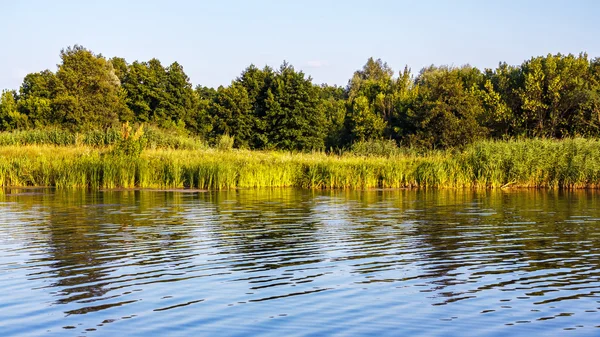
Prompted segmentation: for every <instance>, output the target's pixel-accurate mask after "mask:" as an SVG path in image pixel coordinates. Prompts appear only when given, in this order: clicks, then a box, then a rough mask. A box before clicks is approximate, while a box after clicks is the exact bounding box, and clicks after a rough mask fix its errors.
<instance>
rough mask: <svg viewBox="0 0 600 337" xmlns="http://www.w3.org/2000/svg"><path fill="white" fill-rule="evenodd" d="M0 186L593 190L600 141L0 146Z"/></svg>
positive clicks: (598, 180)
mask: <svg viewBox="0 0 600 337" xmlns="http://www.w3.org/2000/svg"><path fill="white" fill-rule="evenodd" d="M0 185H1V186H4V187H8V186H53V187H56V188H61V189H64V188H82V187H83V188H92V189H98V188H105V189H113V188H163V189H164V188H197V189H215V190H222V189H233V188H260V187H291V186H295V187H302V188H310V189H368V188H503V187H504V188H506V187H527V188H529V187H531V188H553V189H559V188H561V189H562V188H598V187H600V141H598V140H593V139H582V138H577V139H567V140H561V141H557V140H513V141H484V142H479V143H475V144H473V145H471V146H468V147H466V148H465V149H464V150H462V151H460V152H452V151H439V152H429V153H420V154H419V153H417V152H412V151H401V152H399V153H398V154H395V155H391V156H386V157H380V156H363V155H355V154H344V155H327V154H324V153H312V154H302V153H299V154H298V153H297V154H292V153H286V152H267V151H248V150H226V151H220V150H216V149H210V148H200V149H195V150H190V149H172V148H154V149H152V148H150V149H148V148H147V149H145V150H144V151H143V152H142V153H141V155H139V156H127V155H119V154H116V153H115V152H114V151H111V147H93V146H87V145H78V146H75V145H72V146H56V145H5V146H0Z"/></svg>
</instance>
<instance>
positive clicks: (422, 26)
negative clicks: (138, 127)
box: [0, 0, 600, 89]
mask: <svg viewBox="0 0 600 337" xmlns="http://www.w3.org/2000/svg"><path fill="white" fill-rule="evenodd" d="M598 13H600V1H594V0H589V1H588V0H571V1H555V0H544V1H542V0H529V1H528V0H521V1H513V0H506V1H500V0H498V1H487V0H454V1H450V0H449V1H432V0H429V1H427V0H421V1H400V0H398V1H392V0H390V1H383V0H362V1H354V0H346V1H327V0H320V1H313V0H302V1H300V0H297V1H284V0H281V1H274V0H273V1H260V0H255V1H241V0H240V1H233V0H219V1H191V0H190V1H183V0H181V1H178V0H171V1H153V0H144V1H138V0H120V1H113V0H105V1H95V0H86V1H83V0H77V1H71V0H62V1H61V0H54V1H45V0H44V1H41V0H38V1H33V0H0V32H2V46H3V48H2V51H1V52H0V89H3V88H11V89H17V88H18V87H19V86H20V84H21V82H22V79H23V76H24V75H25V74H27V73H30V72H36V71H41V70H44V69H51V70H56V64H57V63H59V62H60V59H59V52H60V49H62V48H64V47H67V46H70V45H74V44H81V45H83V46H85V47H86V48H88V49H91V50H92V51H94V52H96V53H102V54H103V55H104V56H107V57H112V56H121V57H124V58H126V59H127V61H128V62H132V61H134V60H140V61H146V60H148V59H150V58H153V57H156V58H158V59H159V60H161V61H162V62H163V65H168V64H169V63H171V62H173V61H178V62H179V63H181V64H182V65H183V67H184V69H185V71H186V73H187V74H188V76H189V77H190V79H191V81H192V83H193V84H194V85H197V84H201V85H206V86H218V85H228V84H229V83H230V81H231V80H232V79H234V78H235V77H237V76H238V75H239V74H240V73H241V71H242V70H243V69H244V68H246V67H247V66H248V65H249V64H251V63H254V64H256V65H258V66H264V65H266V64H267V65H270V66H273V67H278V66H279V65H280V64H281V63H282V61H283V60H287V61H288V62H289V63H291V64H292V65H294V67H295V68H296V69H301V70H303V71H304V72H305V73H307V74H309V75H311V76H312V77H313V79H314V81H315V82H316V83H330V84H338V85H345V84H346V83H347V81H348V79H349V78H350V77H351V75H352V73H353V72H354V71H355V70H356V69H359V68H360V67H362V65H363V64H364V63H365V62H366V60H367V58H368V57H370V56H373V57H375V58H382V59H383V60H384V61H386V62H388V64H389V65H390V66H392V68H393V69H394V70H396V71H398V70H401V69H402V68H403V67H404V65H408V66H409V67H411V68H412V70H413V73H416V72H418V71H419V70H420V69H421V68H422V67H424V66H428V65H431V64H436V65H441V64H447V65H456V66H458V65H463V64H466V63H469V64H471V65H474V66H477V67H479V68H486V67H495V66H497V64H498V62H499V61H506V62H508V63H509V64H520V63H521V62H522V61H523V60H525V59H528V58H530V57H531V56H537V55H546V54H548V53H557V52H560V53H579V52H582V51H584V52H587V53H588V54H589V55H590V56H591V57H597V56H599V57H600V20H599V19H598Z"/></svg>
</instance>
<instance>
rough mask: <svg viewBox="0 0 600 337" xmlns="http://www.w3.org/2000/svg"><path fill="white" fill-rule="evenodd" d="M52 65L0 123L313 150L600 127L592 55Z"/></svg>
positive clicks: (599, 67)
mask: <svg viewBox="0 0 600 337" xmlns="http://www.w3.org/2000/svg"><path fill="white" fill-rule="evenodd" d="M60 58H61V63H60V64H58V65H57V69H56V70H55V71H51V70H44V71H40V72H37V73H32V74H28V75H27V76H25V78H24V79H23V83H22V85H21V87H20V88H19V89H18V90H4V91H3V92H2V95H1V97H0V131H11V130H21V129H30V128H45V127H59V128H65V129H68V130H71V131H74V132H80V131H84V130H89V129H106V128H110V127H113V126H115V125H118V124H120V123H123V122H131V123H147V124H154V125H156V126H159V127H162V128H165V129H173V130H176V131H177V132H183V133H189V134H193V135H197V136H199V137H202V138H204V139H206V140H207V141H209V142H216V141H217V139H219V137H221V136H222V135H227V136H230V137H233V140H234V146H235V147H240V148H250V149H282V150H291V151H311V150H322V149H336V148H344V147H349V146H351V145H352V144H353V143H356V142H365V141H383V140H385V141H389V140H393V141H395V142H396V143H397V144H398V145H401V146H416V147H423V148H430V149H433V148H453V147H461V146H464V145H466V144H469V143H471V142H474V141H476V140H479V139H483V138H492V139H505V138H512V137H537V138H564V137H574V136H586V137H598V136H600V59H599V58H595V59H590V58H589V57H588V55H587V54H584V53H582V54H579V55H571V54H569V55H563V54H556V55H552V54H549V55H546V56H538V57H533V58H531V59H529V60H526V61H524V62H523V63H522V64H520V65H508V64H506V63H499V65H498V67H497V68H496V69H484V70H479V69H477V68H475V67H471V66H468V65H466V66H461V67H450V66H430V67H427V68H424V69H422V70H421V71H420V72H419V73H418V74H416V75H413V74H412V73H411V70H410V69H409V68H408V67H404V68H403V70H402V71H400V72H398V73H395V72H394V70H393V69H392V68H391V67H390V66H389V65H388V64H387V63H385V62H384V61H382V60H381V59H374V58H369V59H368V60H367V62H366V63H365V65H364V66H363V67H362V68H360V69H358V70H357V71H356V72H355V73H354V74H353V76H352V78H351V79H350V80H349V81H348V85H347V86H345V87H340V86H330V85H327V84H320V85H318V84H315V83H313V80H312V78H311V77H310V76H307V75H306V74H304V73H303V72H302V71H298V70H296V69H295V68H294V67H293V66H292V65H290V64H288V63H287V62H283V64H282V65H281V66H280V67H279V68H278V69H275V70H274V69H272V68H270V67H264V68H262V69H261V68H258V67H256V66H254V65H250V66H248V67H247V68H246V69H244V70H243V71H242V73H241V74H240V76H239V77H237V78H236V79H234V80H233V81H232V82H231V83H230V84H229V85H228V86H225V87H219V88H207V87H204V86H201V85H199V86H196V87H195V88H194V87H193V86H192V84H191V82H190V78H189V77H188V76H187V75H186V73H185V71H184V68H183V66H182V65H181V64H179V63H177V62H174V63H172V64H170V65H167V66H163V64H162V63H161V62H160V61H159V60H158V59H151V60H148V61H133V62H132V63H128V62H127V61H126V60H125V59H123V58H120V57H113V58H110V59H107V58H105V57H104V56H102V55H101V54H95V53H93V52H92V51H90V50H88V49H85V48H84V47H82V46H78V45H75V46H73V47H68V48H66V49H63V50H62V51H61V52H60Z"/></svg>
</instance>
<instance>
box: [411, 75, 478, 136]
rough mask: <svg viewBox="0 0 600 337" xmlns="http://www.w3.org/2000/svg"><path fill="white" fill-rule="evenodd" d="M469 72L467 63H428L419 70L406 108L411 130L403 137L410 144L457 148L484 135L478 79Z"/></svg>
mask: <svg viewBox="0 0 600 337" xmlns="http://www.w3.org/2000/svg"><path fill="white" fill-rule="evenodd" d="M473 71H474V69H473V68H471V67H469V66H465V67H462V68H450V67H439V68H438V67H433V66H432V67H430V68H426V69H423V70H422V71H421V73H420V74H419V77H418V78H417V86H418V88H417V90H418V92H417V97H416V98H415V101H414V102H413V103H412V104H411V106H410V108H409V117H408V118H409V120H410V123H411V124H412V129H413V130H414V131H413V133H412V134H410V135H408V137H407V140H408V142H409V143H410V144H412V145H417V146H422V147H426V148H449V147H460V146H463V145H466V144H469V143H472V142H473V141H476V140H478V139H481V138H484V137H485V136H486V134H487V129H486V128H485V127H483V126H482V125H481V124H480V121H481V119H482V117H483V113H484V108H483V106H482V103H481V101H480V99H479V96H480V93H479V89H478V83H477V82H479V79H477V78H478V76H474V75H476V73H475V74H474V73H473ZM482 78H483V77H481V79H482ZM469 85H470V86H469Z"/></svg>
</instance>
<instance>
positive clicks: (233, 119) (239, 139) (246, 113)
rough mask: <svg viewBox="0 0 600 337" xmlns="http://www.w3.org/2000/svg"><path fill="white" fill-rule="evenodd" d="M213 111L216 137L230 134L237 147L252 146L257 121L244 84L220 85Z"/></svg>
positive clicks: (214, 135) (214, 134) (214, 136)
mask: <svg viewBox="0 0 600 337" xmlns="http://www.w3.org/2000/svg"><path fill="white" fill-rule="evenodd" d="M211 112H212V116H213V118H214V124H213V125H214V129H213V138H214V139H217V137H218V136H220V135H229V136H232V137H233V139H234V146H235V147H238V148H249V147H250V144H251V141H252V138H253V133H254V132H255V128H254V127H255V125H256V121H255V118H254V115H253V113H252V102H251V100H250V97H249V96H248V92H247V91H246V88H245V87H244V86H243V85H241V84H240V83H239V82H233V83H232V84H231V85H230V86H228V87H226V88H224V87H219V89H218V90H217V94H216V96H215V98H214V104H213V105H212V109H211Z"/></svg>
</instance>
